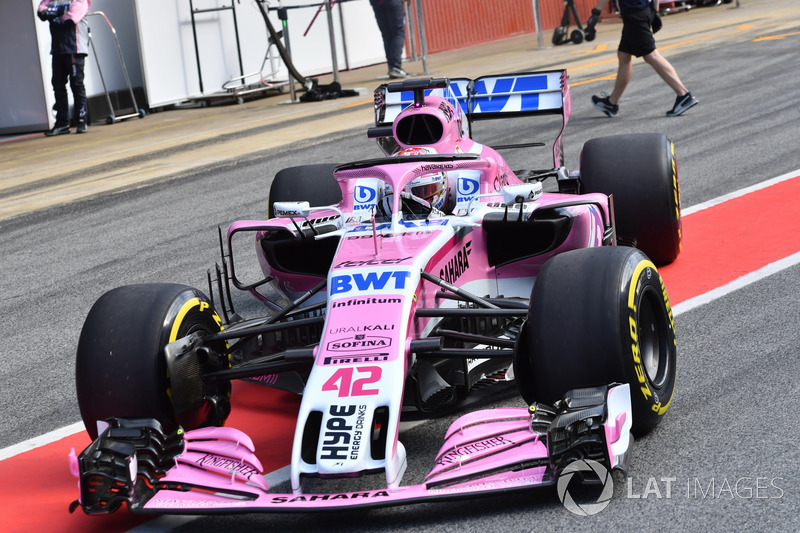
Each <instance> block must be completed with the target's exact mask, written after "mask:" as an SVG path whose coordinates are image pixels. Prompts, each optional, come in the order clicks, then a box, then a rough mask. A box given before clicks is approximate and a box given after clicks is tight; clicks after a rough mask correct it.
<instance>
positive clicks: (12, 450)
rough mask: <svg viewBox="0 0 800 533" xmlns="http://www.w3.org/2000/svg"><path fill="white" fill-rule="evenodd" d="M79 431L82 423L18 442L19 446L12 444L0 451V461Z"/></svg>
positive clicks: (81, 429)
mask: <svg viewBox="0 0 800 533" xmlns="http://www.w3.org/2000/svg"><path fill="white" fill-rule="evenodd" d="M81 431H83V422H76V423H74V424H72V425H69V426H66V427H63V428H61V429H56V430H53V431H51V432H50V433H45V434H44V435H40V436H38V437H34V438H32V439H30V440H26V441H25V442H20V443H19V444H14V445H13V446H9V447H8V448H3V449H2V450H0V461H4V460H5V459H9V458H11V457H14V456H15V455H19V454H21V453H25V452H27V451H30V450H33V449H35V448H40V447H42V446H46V445H48V444H50V443H51V442H56V441H58V440H61V439H63V438H64V437H69V436H71V435H74V434H75V433H79V432H81ZM65 457H66V456H65Z"/></svg>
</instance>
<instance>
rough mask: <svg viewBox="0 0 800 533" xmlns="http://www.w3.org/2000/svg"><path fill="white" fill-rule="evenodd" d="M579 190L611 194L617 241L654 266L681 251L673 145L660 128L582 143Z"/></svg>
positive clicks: (667, 262) (681, 232)
mask: <svg viewBox="0 0 800 533" xmlns="http://www.w3.org/2000/svg"><path fill="white" fill-rule="evenodd" d="M580 169H581V173H580V176H581V177H580V182H581V192H582V193H590V192H600V193H604V194H610V195H613V197H614V214H615V220H616V229H617V237H618V238H619V240H620V244H623V243H624V244H626V245H631V246H636V248H639V249H640V250H642V251H643V252H644V253H645V254H647V256H648V257H649V258H650V259H651V260H652V261H653V263H655V264H656V265H666V264H669V263H671V262H672V261H674V260H675V258H676V257H678V254H680V251H681V243H682V239H683V228H682V223H681V191H680V184H679V181H678V164H677V161H676V159H675V145H674V144H673V143H672V141H670V140H669V139H668V138H667V137H666V136H665V135H662V134H660V133H637V134H628V135H612V136H610V137H599V138H597V139H591V140H589V141H587V142H586V143H585V144H584V145H583V150H582V151H581V162H580Z"/></svg>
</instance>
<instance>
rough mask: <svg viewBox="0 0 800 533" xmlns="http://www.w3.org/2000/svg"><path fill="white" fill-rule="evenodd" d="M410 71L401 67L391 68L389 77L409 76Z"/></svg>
mask: <svg viewBox="0 0 800 533" xmlns="http://www.w3.org/2000/svg"><path fill="white" fill-rule="evenodd" d="M408 76H409V73H408V72H406V71H405V70H403V69H401V68H390V69H389V77H390V78H392V79H398V78H407V77H408Z"/></svg>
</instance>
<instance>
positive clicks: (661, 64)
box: [643, 50, 689, 96]
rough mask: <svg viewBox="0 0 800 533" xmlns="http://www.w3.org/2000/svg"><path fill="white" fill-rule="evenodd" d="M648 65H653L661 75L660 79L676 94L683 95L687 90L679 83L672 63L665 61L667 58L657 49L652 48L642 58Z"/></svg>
mask: <svg viewBox="0 0 800 533" xmlns="http://www.w3.org/2000/svg"><path fill="white" fill-rule="evenodd" d="M643 59H644V60H645V61H646V62H647V64H648V65H650V66H651V67H653V69H655V71H656V72H657V73H658V75H659V76H661V79H662V80H664V81H665V82H667V85H669V86H670V87H671V88H672V90H673V91H675V94H677V95H678V96H683V95H685V94H686V93H688V92H689V90H688V89H687V88H686V87H685V86H684V85H683V83H681V80H680V78H679V77H678V73H677V72H675V68H674V67H673V66H672V64H671V63H670V62H669V61H667V59H666V58H665V57H664V56H662V55H661V53H660V52H659V51H658V50H653V51H652V52H650V53H649V54H647V55H646V56H644V58H643Z"/></svg>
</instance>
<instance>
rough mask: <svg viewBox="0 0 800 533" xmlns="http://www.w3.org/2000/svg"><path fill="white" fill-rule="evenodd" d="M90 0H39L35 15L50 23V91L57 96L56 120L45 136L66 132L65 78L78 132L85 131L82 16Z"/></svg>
mask: <svg viewBox="0 0 800 533" xmlns="http://www.w3.org/2000/svg"><path fill="white" fill-rule="evenodd" d="M90 5H91V0H42V1H41V3H39V7H38V9H37V12H36V13H37V15H38V16H39V18H40V19H41V20H43V21H47V22H49V23H50V38H51V44H50V54H51V55H52V56H53V78H52V83H53V92H54V93H55V97H56V124H55V126H54V127H53V129H51V130H49V131H47V132H45V135H47V136H53V135H63V134H65V133H69V132H70V129H69V126H70V117H69V99H68V95H67V82H68V81H69V87H70V89H71V90H72V99H73V103H74V119H75V125H76V132H77V133H86V131H88V125H87V121H88V118H89V117H88V115H89V113H88V107H87V105H86V87H85V86H84V84H83V67H84V64H85V63H86V55H87V54H88V53H89V25H88V23H87V22H86V19H85V18H84V17H85V16H86V13H87V12H88V11H89V6H90Z"/></svg>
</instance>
